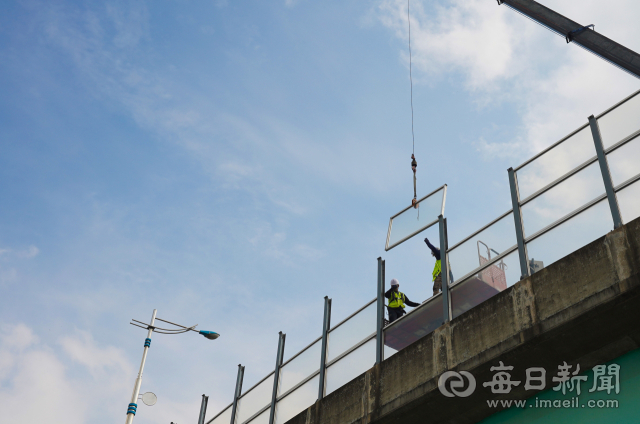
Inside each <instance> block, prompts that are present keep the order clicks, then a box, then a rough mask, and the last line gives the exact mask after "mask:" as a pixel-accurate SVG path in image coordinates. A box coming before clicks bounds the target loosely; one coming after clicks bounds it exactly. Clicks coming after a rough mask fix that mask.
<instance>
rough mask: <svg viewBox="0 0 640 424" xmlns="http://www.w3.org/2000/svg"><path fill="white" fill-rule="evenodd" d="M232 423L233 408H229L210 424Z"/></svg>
mask: <svg viewBox="0 0 640 424" xmlns="http://www.w3.org/2000/svg"><path fill="white" fill-rule="evenodd" d="M230 422H231V406H228V407H227V409H225V410H224V412H223V413H222V414H220V415H218V416H217V417H216V419H215V420H213V421H211V423H210V424H229V423H230Z"/></svg>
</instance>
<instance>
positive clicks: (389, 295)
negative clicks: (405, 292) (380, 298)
mask: <svg viewBox="0 0 640 424" xmlns="http://www.w3.org/2000/svg"><path fill="white" fill-rule="evenodd" d="M392 291H393V286H391V288H390V289H389V290H387V291H386V293H385V294H384V297H386V298H387V299H391V292H392Z"/></svg>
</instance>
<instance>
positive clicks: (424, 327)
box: [383, 294, 443, 358]
mask: <svg viewBox="0 0 640 424" xmlns="http://www.w3.org/2000/svg"><path fill="white" fill-rule="evenodd" d="M442 318H443V313H442V295H441V294H439V295H436V296H434V297H432V298H431V299H429V300H427V301H426V302H425V303H423V304H422V305H420V306H419V307H417V308H416V309H414V310H413V311H411V312H410V313H408V314H407V315H405V316H403V317H402V318H401V319H400V320H398V321H396V322H394V323H393V324H392V325H389V326H387V327H386V328H385V329H384V330H383V331H384V345H385V354H384V355H385V358H388V357H389V356H391V355H392V354H394V353H395V352H397V351H399V350H402V349H404V348H405V347H407V346H409V345H410V344H411V343H413V342H415V341H416V340H418V339H421V338H422V337H424V336H426V335H427V334H429V333H431V332H432V331H433V330H435V329H436V328H438V327H440V326H441V325H442ZM387 352H389V356H387Z"/></svg>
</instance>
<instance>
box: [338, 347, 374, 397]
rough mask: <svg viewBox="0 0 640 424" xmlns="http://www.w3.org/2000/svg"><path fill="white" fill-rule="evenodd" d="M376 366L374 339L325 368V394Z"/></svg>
mask: <svg viewBox="0 0 640 424" xmlns="http://www.w3.org/2000/svg"><path fill="white" fill-rule="evenodd" d="M375 364H376V339H375V337H374V338H373V339H371V340H369V341H368V342H366V343H365V344H363V345H362V346H360V347H359V348H357V349H356V350H354V351H353V352H351V353H350V354H348V355H347V356H345V357H344V358H342V359H340V360H339V361H338V362H336V363H335V364H333V365H331V366H330V367H329V368H327V389H326V394H329V393H331V392H333V391H334V390H336V389H338V388H340V387H342V386H344V385H345V384H347V383H348V382H349V381H351V380H353V379H354V378H356V377H357V376H359V375H360V374H362V373H363V372H365V371H367V370H368V369H370V368H371V367H373V366H374V365H375Z"/></svg>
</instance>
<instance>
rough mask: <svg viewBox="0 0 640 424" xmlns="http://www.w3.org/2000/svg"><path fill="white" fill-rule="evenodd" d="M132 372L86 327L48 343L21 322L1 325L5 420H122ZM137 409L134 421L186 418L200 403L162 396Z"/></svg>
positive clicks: (0, 400)
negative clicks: (43, 341) (86, 329)
mask: <svg viewBox="0 0 640 424" xmlns="http://www.w3.org/2000/svg"><path fill="white" fill-rule="evenodd" d="M58 346H61V347H62V349H58ZM135 375H136V370H135V369H134V366H133V365H132V364H131V363H130V362H129V361H128V360H127V359H126V357H125V355H124V352H123V351H122V350H121V349H118V348H116V347H114V346H101V345H100V344H99V343H97V342H96V341H95V340H94V339H93V337H92V335H91V334H90V333H88V332H86V331H81V330H76V331H75V332H74V333H73V334H69V335H66V336H63V337H61V338H60V340H59V343H56V344H53V345H47V344H43V343H42V342H41V341H40V338H39V337H38V336H37V335H36V334H35V333H34V331H33V330H32V329H31V328H29V327H28V326H26V325H24V324H14V325H8V324H4V325H3V326H2V327H0V410H1V411H2V421H3V422H15V423H36V422H47V423H52V424H57V423H60V424H62V423H64V424H69V423H70V424H76V423H77V424H81V423H84V424H86V423H89V422H107V421H108V422H114V421H117V420H119V419H124V410H125V408H126V404H127V402H128V395H129V394H130V393H131V389H132V387H133V383H134V380H135ZM25 404H29V405H31V406H30V407H25ZM114 405H117V406H116V407H114ZM141 407H142V408H144V414H140V415H141V416H139V417H136V418H137V421H141V422H143V423H145V422H159V421H164V420H165V418H166V417H168V416H169V417H171V419H173V420H174V421H176V420H177V421H178V422H186V421H187V420H189V419H191V418H192V417H193V415H194V414H197V410H198V402H197V401H193V402H188V403H180V402H173V401H171V400H170V399H162V402H159V403H158V404H157V405H156V406H154V407H153V408H148V407H145V406H144V405H141ZM194 411H195V412H194ZM139 412H142V411H140V410H139Z"/></svg>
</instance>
